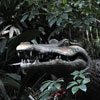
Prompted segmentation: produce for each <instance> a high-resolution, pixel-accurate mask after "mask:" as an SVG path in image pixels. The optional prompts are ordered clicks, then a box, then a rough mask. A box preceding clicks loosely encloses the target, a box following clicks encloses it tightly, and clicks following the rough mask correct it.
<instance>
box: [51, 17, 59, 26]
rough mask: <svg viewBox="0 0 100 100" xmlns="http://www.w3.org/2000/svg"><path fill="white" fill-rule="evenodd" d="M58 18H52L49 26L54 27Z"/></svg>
mask: <svg viewBox="0 0 100 100" xmlns="http://www.w3.org/2000/svg"><path fill="white" fill-rule="evenodd" d="M56 21H57V19H56V18H54V19H53V20H51V22H49V26H50V27H52V26H53V25H54V24H55V23H56Z"/></svg>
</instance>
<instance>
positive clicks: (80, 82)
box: [66, 68, 90, 94]
mask: <svg viewBox="0 0 100 100" xmlns="http://www.w3.org/2000/svg"><path fill="white" fill-rule="evenodd" d="M87 69H88V68H86V69H83V70H81V71H74V72H73V73H71V75H73V81H71V82H70V83H69V85H68V86H67V87H66V89H71V91H72V94H76V93H77V92H78V91H79V90H82V91H83V92H86V91H87V86H86V84H87V83H89V82H90V79H89V78H86V77H85V75H86V74H89V73H86V72H85V71H86V70H87Z"/></svg>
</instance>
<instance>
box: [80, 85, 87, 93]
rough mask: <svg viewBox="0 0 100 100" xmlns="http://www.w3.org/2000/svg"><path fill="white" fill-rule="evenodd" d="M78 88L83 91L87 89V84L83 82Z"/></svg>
mask: <svg viewBox="0 0 100 100" xmlns="http://www.w3.org/2000/svg"><path fill="white" fill-rule="evenodd" d="M79 88H80V89H81V90H82V91H84V92H86V91H87V86H86V85H84V84H82V85H80V86H79Z"/></svg>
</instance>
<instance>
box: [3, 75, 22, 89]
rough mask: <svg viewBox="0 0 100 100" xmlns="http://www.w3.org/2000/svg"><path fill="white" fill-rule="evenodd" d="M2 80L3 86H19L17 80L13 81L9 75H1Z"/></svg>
mask: <svg viewBox="0 0 100 100" xmlns="http://www.w3.org/2000/svg"><path fill="white" fill-rule="evenodd" d="M1 80H2V82H3V83H4V85H5V86H12V87H14V88H16V89H19V88H20V84H19V82H17V81H15V80H14V79H12V78H10V77H7V76H6V77H3V78H2V79H1Z"/></svg>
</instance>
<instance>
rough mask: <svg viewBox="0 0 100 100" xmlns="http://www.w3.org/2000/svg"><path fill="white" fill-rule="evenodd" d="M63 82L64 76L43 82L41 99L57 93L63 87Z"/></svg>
mask: <svg viewBox="0 0 100 100" xmlns="http://www.w3.org/2000/svg"><path fill="white" fill-rule="evenodd" d="M62 82H64V80H63V79H62V78H60V79H57V80H52V81H51V80H48V81H45V82H43V85H42V86H41V88H40V91H41V92H42V93H41V94H40V96H39V97H40V99H39V100H44V99H45V100H46V99H50V98H52V94H54V93H56V92H57V91H58V90H59V89H60V88H61V83H62Z"/></svg>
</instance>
